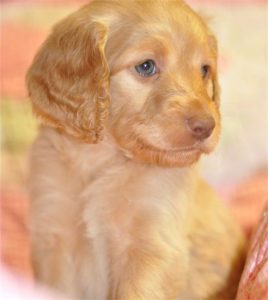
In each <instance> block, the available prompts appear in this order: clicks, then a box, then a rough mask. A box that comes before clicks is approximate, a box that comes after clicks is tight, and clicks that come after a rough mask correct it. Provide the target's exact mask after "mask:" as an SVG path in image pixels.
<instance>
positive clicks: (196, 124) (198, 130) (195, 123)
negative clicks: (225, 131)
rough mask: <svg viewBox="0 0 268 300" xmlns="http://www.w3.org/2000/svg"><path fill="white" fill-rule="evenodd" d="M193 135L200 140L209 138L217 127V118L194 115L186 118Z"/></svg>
mask: <svg viewBox="0 0 268 300" xmlns="http://www.w3.org/2000/svg"><path fill="white" fill-rule="evenodd" d="M186 123H187V128H188V130H189V131H190V134H191V136H192V137H193V138H194V139H196V140H199V141H202V140H205V139H207V138H208V137H209V136H210V135H211V134H212V132H213V129H214V128H215V125H216V124H215V120H214V119H213V118H212V117H211V116H206V117H192V118H190V119H187V120H186Z"/></svg>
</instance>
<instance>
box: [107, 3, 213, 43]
mask: <svg viewBox="0 0 268 300" xmlns="http://www.w3.org/2000/svg"><path fill="white" fill-rule="evenodd" d="M117 4H119V3H118V2H117ZM115 11H116V14H117V18H116V22H115V23H113V24H111V32H114V35H115V36H116V39H117V40H120V39H121V40H122V43H121V44H124V42H126V43H128V41H129V42H130V43H135V41H137V42H140V41H142V39H147V38H150V37H156V38H159V37H165V38H167V39H170V38H171V39H172V43H179V44H180V45H179V46H181V44H182V43H183V44H185V45H186V44H187V43H191V42H195V44H196V45H198V44H199V43H203V42H205V41H207V38H208V29H207V26H206V24H205V23H204V21H203V20H202V19H201V18H200V16H199V15H197V14H196V13H195V12H194V11H193V10H192V9H191V8H190V7H189V6H187V5H186V4H185V3H184V2H183V1H180V0H147V1H140V0H131V1H127V0H125V1H122V2H120V4H119V5H118V6H117V8H116V7H115ZM122 25H123V26H122ZM115 28H119V30H118V31H117V30H114V29H115ZM114 35H113V34H112V36H113V37H114ZM121 35H122V37H121V38H120V36H121Z"/></svg>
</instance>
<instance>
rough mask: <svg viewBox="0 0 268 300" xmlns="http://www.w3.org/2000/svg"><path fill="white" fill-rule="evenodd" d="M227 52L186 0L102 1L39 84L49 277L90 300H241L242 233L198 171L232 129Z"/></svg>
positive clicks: (43, 260)
mask: <svg viewBox="0 0 268 300" xmlns="http://www.w3.org/2000/svg"><path fill="white" fill-rule="evenodd" d="M216 60H217V44H216V40H215V38H214V36H213V35H212V33H211V32H210V30H209V29H208V27H207V26H206V24H205V23H204V21H203V20H202V19H201V18H200V17H199V16H198V15H197V14H196V13H195V12H193V11H192V10H191V9H190V8H189V7H188V6H187V5H186V4H185V3H184V2H182V1H180V0H170V1H166V0H155V1H151V0H147V1H140V0H125V1H121V0H99V1H92V2H91V3H90V4H89V5H87V6H85V7H83V8H82V9H80V10H79V11H77V12H75V13H74V14H72V15H70V16H69V17H67V18H66V19H64V20H63V21H62V22H60V23H59V24H57V25H56V26H55V28H54V30H53V32H52V33H51V35H50V36H49V37H48V39H47V40H46V41H45V43H44V44H43V46H42V47H41V49H40V51H39V52H38V53H37V55H36V57H35V59H34V61H33V64H32V66H31V68H30V70H29V72H28V76H27V82H28V89H29V94H30V97H31V99H32V104H33V110H34V112H35V114H36V115H37V116H38V117H39V118H40V119H41V121H42V124H43V125H42V127H41V129H40V133H39V136H38V138H37V140H36V142H35V143H34V146H33V150H32V155H31V179H30V190H31V198H32V205H31V233H32V261H33V267H34V273H35V276H36V278H37V280H39V281H41V282H43V283H45V284H47V285H49V286H51V287H54V288H56V289H58V290H60V291H62V292H64V293H66V294H68V295H69V296H71V297H74V298H79V299H92V300H96V299H97V300H102V299H103V300H104V299H109V300H110V299H111V300H113V299H119V300H120V299H121V300H128V299H129V300H138V299H140V300H156V299H166V300H172V299H185V300H198V299H220V298H221V299H226V300H229V299H232V298H233V297H234V295H235V288H236V284H237V281H238V279H239V270H240V267H241V264H242V256H243V255H242V253H243V247H244V246H243V244H244V242H243V237H242V235H241V233H240V231H239V229H238V228H237V227H236V225H235V224H234V223H233V221H232V219H231V217H229V214H228V212H227V211H226V209H225V208H224V207H223V206H222V204H221V203H220V201H219V200H218V199H217V196H216V195H215V194H214V193H213V191H212V190H211V189H210V188H209V187H208V185H207V184H206V183H205V182H204V181H203V180H202V179H201V178H200V177H199V174H198V166H197V161H198V159H199V157H200V156H201V155H202V154H203V153H210V152H211V151H212V150H213V148H214V147H215V145H216V144H217V141H218V138H219V132H220V113H219V104H220V103H219V88H218V83H217V62H216Z"/></svg>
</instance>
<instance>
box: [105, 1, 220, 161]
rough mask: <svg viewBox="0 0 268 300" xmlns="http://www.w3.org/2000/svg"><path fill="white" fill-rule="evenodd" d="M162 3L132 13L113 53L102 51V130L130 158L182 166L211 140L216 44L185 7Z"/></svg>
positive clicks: (215, 127)
mask: <svg viewBox="0 0 268 300" xmlns="http://www.w3.org/2000/svg"><path fill="white" fill-rule="evenodd" d="M167 2H168V3H166V4H165V5H164V6H161V5H159V3H158V2H157V1H148V2H147V5H148V6H147V7H144V9H143V10H142V9H140V10H138V11H135V12H134V13H136V15H137V19H136V21H135V22H134V23H135V24H134V25H132V26H135V28H134V29H133V27H132V26H131V25H129V27H128V28H127V29H124V28H122V30H123V31H124V32H123V33H121V34H124V37H125V39H124V40H123V39H121V41H120V43H119V44H120V47H119V51H116V47H114V46H113V47H112V49H114V50H115V51H111V50H109V46H111V43H109V42H108V44H107V47H108V50H107V57H108V58H109V57H112V59H110V61H109V64H110V70H111V78H110V80H111V81H110V96H111V109H110V118H109V130H110V132H111V133H112V135H113V136H114V138H115V139H116V141H117V143H118V144H119V145H120V147H121V148H123V149H124V150H126V152H127V153H128V155H130V156H132V157H133V159H137V160H141V161H144V162H149V163H154V164H160V165H165V166H187V165H190V164H192V163H193V162H195V161H196V160H197V159H198V158H199V156H200V155H201V154H202V153H204V152H205V153H209V152H210V151H212V149H213V148H214V146H215V144H216V143H217V141H218V136H219V130H220V123H219V122H220V115H219V110H218V107H219V103H218V99H217V95H216V89H217V86H216V85H217V83H216V42H215V40H214V38H213V37H212V36H211V35H210V33H209V32H208V30H207V28H206V26H205V24H204V23H203V22H202V21H201V19H200V18H199V17H198V16H196V15H195V14H194V13H193V12H192V11H191V10H190V9H189V8H188V7H187V6H185V5H183V4H181V3H178V2H174V1H167ZM157 3H158V4H157ZM152 6H153V7H152ZM119 38H120V37H119ZM115 40H116V38H115ZM113 42H114V40H113Z"/></svg>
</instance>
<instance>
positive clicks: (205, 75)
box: [201, 65, 210, 79]
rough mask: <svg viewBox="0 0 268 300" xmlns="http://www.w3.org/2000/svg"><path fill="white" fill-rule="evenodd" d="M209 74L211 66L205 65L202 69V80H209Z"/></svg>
mask: <svg viewBox="0 0 268 300" xmlns="http://www.w3.org/2000/svg"><path fill="white" fill-rule="evenodd" d="M209 73H210V66H208V65H203V66H202V67H201V75H202V78H204V79H206V78H208V76H209Z"/></svg>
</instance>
